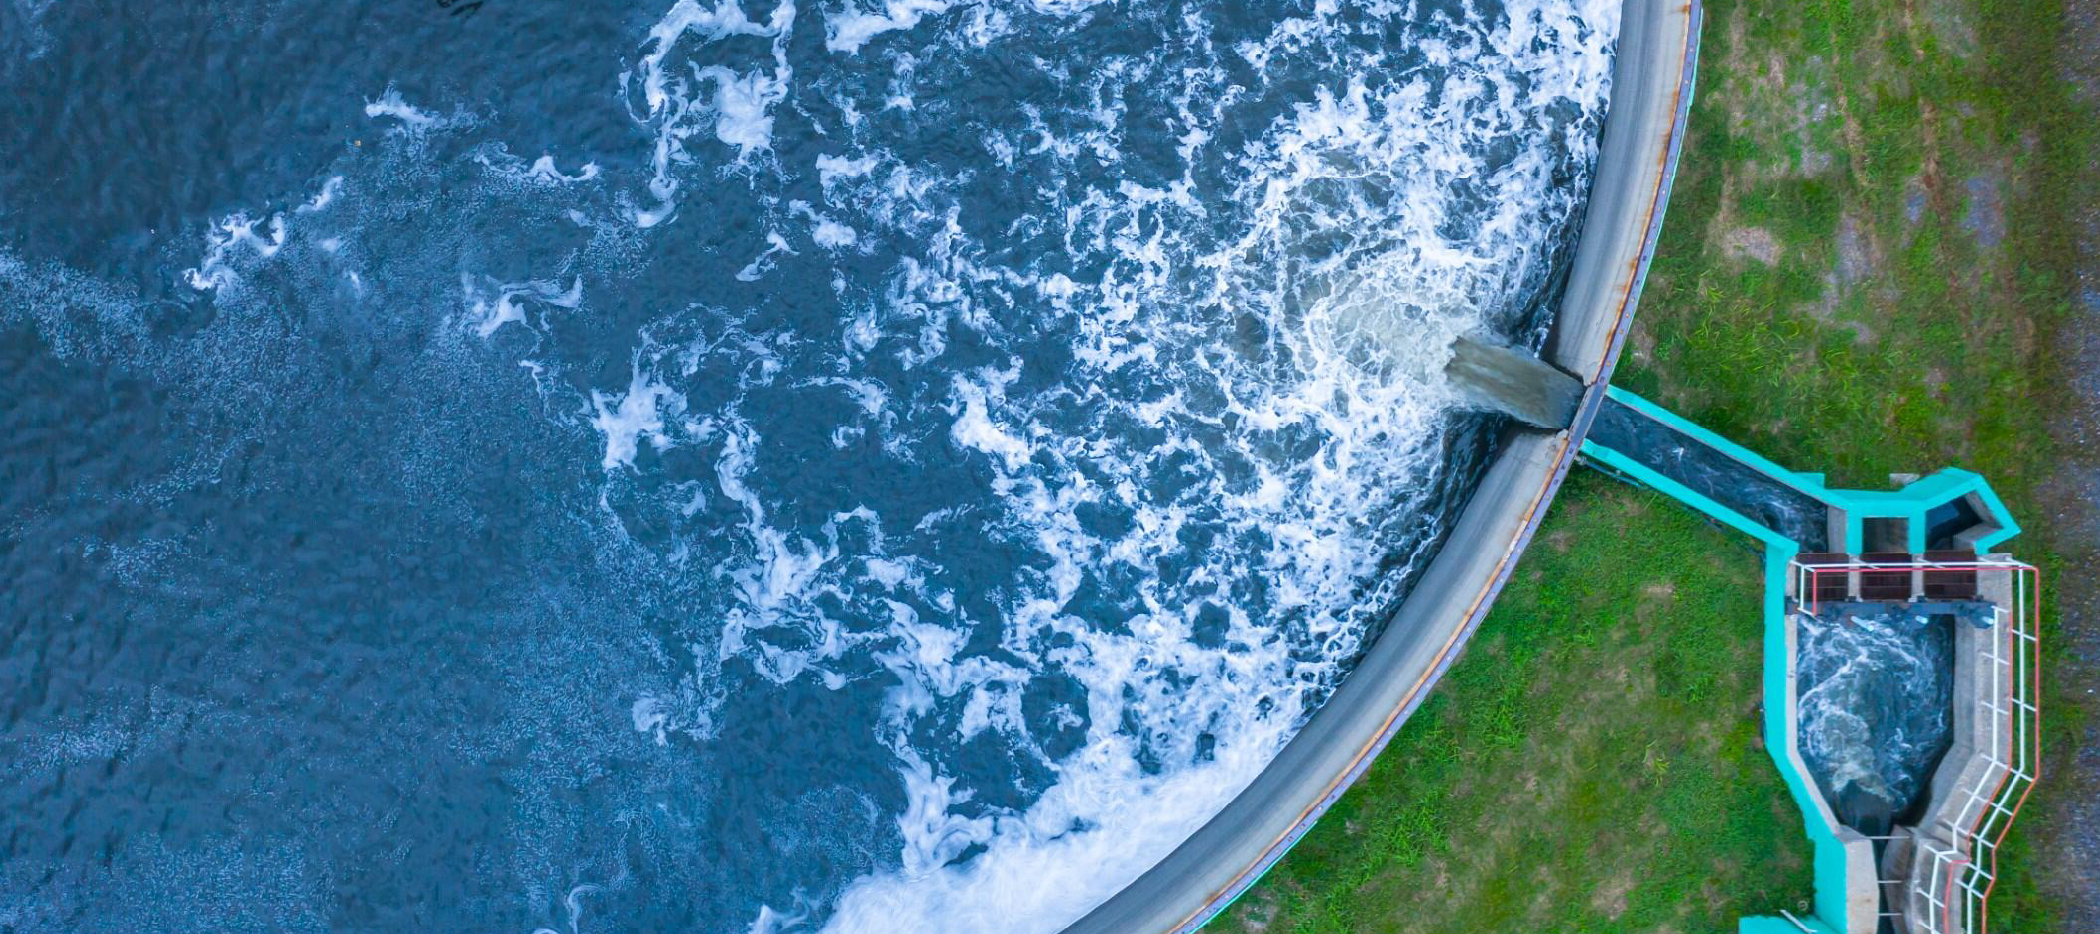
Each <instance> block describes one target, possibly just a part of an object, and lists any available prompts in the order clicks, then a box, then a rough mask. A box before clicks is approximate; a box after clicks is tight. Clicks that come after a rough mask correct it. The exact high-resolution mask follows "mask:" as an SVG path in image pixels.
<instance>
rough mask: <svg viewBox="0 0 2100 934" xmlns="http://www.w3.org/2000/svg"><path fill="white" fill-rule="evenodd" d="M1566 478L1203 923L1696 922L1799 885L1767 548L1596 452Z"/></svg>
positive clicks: (1723, 922) (1252, 927) (1358, 926)
mask: <svg viewBox="0 0 2100 934" xmlns="http://www.w3.org/2000/svg"><path fill="white" fill-rule="evenodd" d="M1562 496H1563V499H1562V501H1561V503H1560V505H1558V506H1556V507H1555V509H1554V512H1553V514H1552V515H1551V516H1550V517H1548V518H1547V520H1546V523H1545V525H1544V527H1543V528H1542V529H1541V533H1540V535H1539V538H1538V540H1537V542H1536V543H1534V544H1533V546H1532V550H1531V551H1530V552H1529V553H1528V554H1527V555H1526V556H1525V559H1524V564H1523V566H1522V567H1521V568H1519V569H1518V571H1517V574H1516V577H1515V579H1514V580H1512V581H1511V583H1510V586H1509V588H1508V589H1507V590H1506V591H1505V592H1504V593H1503V595H1502V598H1501V600H1500V601H1499V602H1498V603H1497V604H1496V605H1495V609H1494V611H1493V612H1492V613H1490V614H1489V616H1488V618H1487V620H1486V621H1485V622H1483V623H1482V624H1481V628H1480V631H1479V633H1478V634H1477V635H1476V636H1475V638H1474V640H1473V643H1472V646H1471V647H1470V648H1469V649H1468V650H1467V652H1466V656H1465V660H1464V661H1463V662H1461V663H1460V664H1459V665H1457V666H1456V667H1454V668H1453V669H1452V670H1451V672H1450V674H1449V675H1447V676H1446V677H1445V678H1444V680H1443V682H1442V683H1441V684H1440V685H1439V686H1438V688H1437V690H1436V693H1435V694H1434V695H1433V696H1432V697H1431V698H1430V699H1429V701H1428V702H1427V703H1425V704H1424V705H1423V706H1422V709H1421V710H1420V711H1419V712H1417V713H1416V714H1415V716H1414V717H1413V719H1411V720H1409V721H1408V723H1407V725H1406V726H1405V727H1404V728H1403V729H1402V730H1401V732H1400V735H1399V736H1398V737H1397V738H1395V740H1394V742H1393V744H1392V745H1391V746H1390V747H1388V748H1387V750H1386V752H1385V754H1384V755H1383V756H1381V757H1380V758H1379V760H1378V762H1377V763H1376V764H1375V765H1374V766H1373V767H1372V768H1371V771H1370V772H1369V774H1367V775H1366V776H1365V778H1364V780H1363V781H1362V782H1360V783H1359V784H1358V785H1357V786H1356V787H1355V788H1354V789H1352V790H1351V791H1350V792H1349V793H1348V794H1346V795H1344V796H1343V798H1342V800H1341V802H1340V803H1339V804H1338V805H1336V806H1335V808H1334V810H1332V811H1330V812H1329V813H1328V815H1327V817H1326V818H1324V819H1323V820H1322V821H1321V822H1320V823H1319V825H1317V826H1316V827H1314V829H1313V831H1312V833H1311V834H1309V835H1308V836H1307V837H1306V838H1305V840H1304V841H1303V842H1301V843H1300V844H1299V845H1298V847H1297V848H1296V849H1295V850H1293V851H1292V852H1291V854H1290V856H1289V857H1288V858H1286V859H1285V860H1284V862H1283V863H1282V864H1280V865H1279V866H1278V867H1277V868H1276V869H1275V870H1273V871H1271V873H1270V874H1269V876H1268V877H1266V878H1265V879H1264V880H1263V881H1262V883H1261V885H1260V886H1259V887H1258V888H1257V889H1256V890H1255V891H1254V892H1253V893H1252V894H1250V895H1249V896H1248V897H1247V898H1245V899H1243V900H1242V901H1241V902H1240V903H1239V904H1238V905H1236V906H1234V908H1233V910H1232V911H1231V912H1230V913H1229V914H1228V915H1227V916H1226V918H1224V919H1223V920H1221V921H1220V922H1218V923H1217V925H1216V926H1217V929H1219V930H1222V931H1256V930H1264V929H1266V930H1274V931H1292V932H1345V931H1346V932H1382V931H1402V930H1405V931H1604V930H1657V929H1665V928H1671V929H1676V930H1680V931H1695V930H1700V931H1703V930H1719V929H1721V928H1723V927H1732V926H1733V923H1734V918H1735V916H1736V915H1738V914H1742V913H1745V912H1770V911H1772V910H1774V909H1777V908H1786V909H1789V910H1794V909H1798V908H1799V907H1800V905H1801V903H1802V902H1803V901H1804V900H1805V899H1807V898H1808V854H1807V843H1806V841H1805V840H1802V839H1799V838H1800V836H1801V835H1800V833H1799V830H1798V824H1799V818H1798V817H1796V816H1795V814H1794V811H1793V806H1792V804H1791V803H1790V802H1789V800H1788V798H1787V794H1786V789H1785V787H1784V786H1783V785H1781V784H1780V781H1779V773H1778V772H1777V771H1775V770H1774V769H1773V768H1772V766H1771V762H1770V760H1769V759H1767V758H1766V754H1765V751H1764V748H1763V746H1762V744H1761V742H1760V740H1759V736H1758V732H1759V731H1758V717H1759V714H1758V700H1757V699H1758V678H1759V673H1758V672H1759V669H1758V659H1759V652H1760V635H1761V633H1762V627H1763V623H1762V619H1761V617H1760V610H1759V606H1760V604H1759V597H1758V595H1759V591H1760V586H1761V578H1760V576H1759V568H1760V560H1761V559H1760V557H1759V553H1758V552H1756V551H1754V550H1752V549H1751V548H1750V547H1749V543H1748V542H1747V540H1743V539H1739V538H1736V537H1732V536H1731V535H1730V534H1728V533H1724V532H1722V531H1720V530H1718V529H1715V528H1712V527H1709V526H1708V525H1706V524H1705V523H1704V522H1703V521H1701V520H1700V519H1698V518H1695V517H1694V516H1692V515H1691V514H1690V513H1687V512H1685V511H1683V510H1681V509H1678V508H1677V507H1676V506H1675V504H1674V503H1673V502H1671V501H1670V500H1668V499H1666V498H1663V497H1662V496H1660V495H1657V494H1654V493H1650V492H1647V491H1642V490H1635V489H1633V488H1631V487H1627V486H1623V485H1620V484H1618V483H1617V482H1616V481H1612V480H1608V479H1605V478H1604V477H1603V476H1601V475H1598V474H1594V473H1581V474H1577V475H1576V476H1574V477H1572V478H1570V480H1569V482H1568V486H1567V489H1566V490H1565V491H1564V492H1563V494H1562ZM1600 545H1602V546H1603V548H1604V552H1603V554H1602V555H1600V554H1599V546H1600Z"/></svg>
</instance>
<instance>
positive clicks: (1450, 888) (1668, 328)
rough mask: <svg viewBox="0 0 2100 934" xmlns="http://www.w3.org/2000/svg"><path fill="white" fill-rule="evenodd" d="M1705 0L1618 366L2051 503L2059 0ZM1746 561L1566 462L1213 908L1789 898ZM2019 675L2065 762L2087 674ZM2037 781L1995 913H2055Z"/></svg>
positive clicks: (1772, 441) (1354, 927)
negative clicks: (1504, 571) (1477, 619)
mask: <svg viewBox="0 0 2100 934" xmlns="http://www.w3.org/2000/svg"><path fill="white" fill-rule="evenodd" d="M1706 15H1707V21H1706V26H1705V31H1704V34H1703V39H1702V45H1701V54H1700V74H1699V84H1698V93H1697V97H1696V98H1695V102H1694V105H1693V109H1692V118H1691V126H1690V130H1689V134H1688V137H1687V140H1686V144H1685V149H1684V153H1683V158H1682V162H1681V167H1680V173H1679V176H1678V179H1677V183H1676V188H1675V191H1674V193H1673V196H1672V199H1671V202H1670V206H1669V209H1668V214H1667V219H1666V221H1665V225H1664V230H1663V238H1662V242H1661V244H1660V247H1659V249H1658V251H1657V255H1656V259H1655V262H1654V265H1653V267H1652V270H1651V274H1650V278H1649V282H1648V286H1647V291H1646V292H1645V294H1644V295H1643V298H1642V301H1641V308H1640V312H1639V319H1638V321H1637V324H1636V328H1635V331H1634V333H1633V336H1632V344H1631V346H1630V348H1629V352H1628V354H1627V356H1626V358H1625V360H1623V361H1622V363H1621V367H1620V371H1619V377H1618V380H1617V381H1618V382H1619V383H1620V384H1621V385H1624V386H1627V387H1628V388H1630V389H1633V390H1635V391H1637V392H1640V393H1642V394H1644V395H1647V396H1649V397H1650V398H1653V399H1655V400H1656V401H1658V402H1661V403H1663V404H1665V405H1668V406H1670V407H1672V408H1674V409H1676V410H1677V411H1679V412H1681V413H1683V414H1685V415H1686V416H1688V417H1690V418H1692V419H1693V420H1695V421H1697V422H1700V423H1701V424H1704V425H1706V426H1708V427H1711V428H1713V429H1715V430H1717V431H1720V432H1721V433H1723V434H1725V435H1728V436H1730V437H1732V438H1734V439H1735V440H1737V441H1740V442H1742V443H1744V444H1746V445H1748V446H1749V447H1751V448H1752V449H1755V450H1758V451H1759V452H1761V453H1764V454H1766V455H1768V456H1770V457H1772V458H1774V459H1775V460H1778V461H1780V462H1781V463H1784V464H1787V465H1789V466H1794V467H1796V468H1799V469H1807V470H1821V471H1827V472H1828V473H1829V474H1830V476H1831V480H1832V482H1834V483H1840V484H1850V485H1857V486H1862V487H1867V488H1882V487H1885V486H1886V484H1887V482H1888V476H1887V475H1888V474H1889V473H1891V472H1898V471H1902V472H1921V473H1922V472H1930V471H1932V470H1935V469H1938V468H1939V467H1942V466H1948V465H1956V466H1962V467H1967V468H1969V469H1973V470H1977V471H1979V472H1981V473H1983V474H1984V475H1986V476H1987V477H1989V478H1990V480H1991V481H1992V483H1993V485H1994V486H1995V487H1996V488H1997V490H1998V491H1999V492H2000V493H2001V494H2002V495H2003V496H2004V498H2005V499H2006V501H2007V504H2008V506H2010V507H2011V509H2012V510H2013V512H2014V514H2015V515H2016V516H2020V517H2025V518H2029V519H2030V520H2032V519H2033V518H2035V517H2043V516H2048V515H2051V514H2053V513H2054V510H2055V504H2054V503H2052V501H2051V497H2052V496H2061V495H2065V494H2061V493H2056V492H2053V490H2052V487H2051V485H2050V484H2049V482H2048V481H2049V478H2050V475H2051V473H2052V471H2053V469H2054V467H2055V465H2056V461H2055V458H2056V456H2057V454H2056V451H2055V449H2054V446H2053V444H2052V441H2051V436H2050V425H2049V423H2048V418H2049V416H2050V412H2051V411H2052V410H2053V409H2055V408H2056V407H2058V406H2061V405H2066V404H2069V402H2068V400H2067V399H2066V397H2065V396H2064V392H2065V390H2063V389H2060V388H2059V387H2060V386H2061V377H2062V372H2061V367H2062V366H2063V365H2064V364H2063V362H2062V361H2060V360H2059V359H2057V357H2056V355H2055V347H2056V346H2057V345H2056V342H2055V340H2054V336H2053V335H2054V334H2055V333H2056V329H2057V328H2059V327H2062V326H2065V323H2066V322H2067V321H2068V320H2070V319H2069V313H2070V312H2069V310H2070V304H2069V302H2070V296H2071V289H2072V267H2073V263H2074V262H2075V255H2074V244H2073V240H2072V236H2073V232H2072V230H2071V229H2070V220H2071V212H2072V211H2073V210H2075V206H2076V205H2078V204H2081V203H2091V202H2092V200H2093V199H2094V198H2095V197H2096V195H2100V192H2095V191H2094V190H2093V186H2092V183H2091V180H2090V176H2089V174H2087V172H2088V170H2087V168H2086V166H2087V164H2088V163H2087V160H2088V158H2089V157H2088V154H2089V153H2096V152H2100V146H2096V145H2095V135H2094V134H2095V130H2094V126H2095V122H2094V121H2093V119H2092V115H2090V114H2085V113H2082V112H2080V111H2079V110H2077V109H2076V108H2075V107H2074V106H2073V104H2072V102H2071V100H2070V98H2069V96H2068V89H2067V87H2066V86H2065V85H2064V84H2063V83H2062V79H2061V78H2060V73H2059V71H2058V67H2057V58H2056V42H2057V38H2058V36H2059V35H2060V34H2061V31H2062V30H2061V28H2060V24H2059V21H2060V18H2061V15H2062V11H2061V9H2060V6H2059V4H2058V2H2057V0H1903V2H1888V3H1879V4H1867V3H1854V2H1846V0H1810V2H1786V3H1779V4H1764V5H1751V4H1746V3H1743V2H1740V0H1711V2H1708V3H1707V4H1706ZM2013 547H2014V548H2015V549H2016V551H2017V552H2018V553H2019V554H2020V555H2021V556H2022V557H2024V558H2026V559H2028V560H2031V561H2034V562H2036V563H2038V564H2040V565H2042V566H2043V568H2044V570H2045V572H2054V571H2057V570H2061V569H2063V568H2066V567H2071V566H2077V564H2078V562H2083V561H2089V560H2091V559H2090V553H2089V552H2088V551H2076V552H2074V551H2073V549H2083V548H2087V547H2088V546H2086V545H2084V544H2080V543H2074V542H2067V541H2058V540H2055V539H2053V538H2052V536H2051V534H2050V530H2049V529H2048V528H2047V524H2046V523H2045V522H2032V521H2031V524H2030V532H2029V533H2028V534H2026V535H2023V536H2022V537H2021V538H2019V539H2017V540H2015V541H2014V542H2013ZM1754 561H1755V555H1754V553H1753V552H1752V551H1751V549H1750V544H1749V542H1748V540H1747V539H1744V538H1741V537H1739V536H1735V535H1733V534H1729V533H1723V532H1721V531H1718V530H1715V529H1712V528H1709V527H1707V526H1705V525H1703V524H1701V523H1700V522H1699V521H1697V520H1696V519H1694V518H1693V517H1691V516H1690V515H1689V514H1687V513H1685V512H1683V511H1681V510H1679V509H1677V508H1676V507H1675V506H1674V505H1673V504H1671V503H1669V502H1668V501H1666V500H1664V499H1661V498H1659V497H1657V496H1654V495H1651V494H1648V493H1645V492H1640V491H1635V490H1631V489H1629V488H1626V487H1624V486H1621V485H1618V484H1616V483H1613V482H1611V481H1607V480H1604V479H1602V478H1601V477H1599V476H1597V475H1595V474H1588V473H1578V474H1577V475H1575V476H1574V477H1573V478H1571V480H1570V482H1569V483H1568V485H1567V487H1566V488H1565V489H1564V490H1563V492H1562V493H1561V496H1560V499H1559V501H1558V503H1557V504H1556V505H1555V506H1554V513H1553V514H1552V515H1551V516H1549V517H1548V519H1547V521H1546V524H1545V527H1544V530H1543V533H1542V535H1541V536H1540V538H1539V539H1538V541H1537V542H1536V543H1535V544H1534V545H1533V546H1532V548H1531V550H1530V551H1529V552H1528V553H1527V554H1526V555H1525V557H1524V560H1523V562H1522V564H1521V565H1520V566H1519V567H1518V570H1517V572H1516V576H1515V578H1514V579H1513V580H1512V581H1511V583H1510V586H1509V588H1508V589H1507V590H1506V591H1505V592H1504V594H1503V596H1502V598H1501V600H1500V602H1499V603H1498V604H1497V606H1496V607H1495V610H1494V612H1493V613H1492V614H1491V615H1490V617H1489V618H1488V620H1487V621H1486V622H1485V623H1484V624H1483V625H1482V627H1481V630H1480V633H1479V635H1478V636H1477V638H1476V639H1475V641H1474V643H1473V644H1472V646H1471V647H1470V648H1469V649H1468V650H1467V652H1466V654H1465V656H1464V657H1463V658H1462V659H1461V660H1460V661H1459V662H1458V664H1457V665H1456V666H1454V668H1453V669H1452V671H1451V672H1450V674H1449V675H1448V676H1447V677H1446V678H1445V679H1444V681H1443V682H1442V683H1441V684H1440V685H1439V686H1438V688H1437V690H1436V692H1435V693H1434V695H1433V696H1432V697H1431V699H1430V700H1429V701H1428V702H1427V703H1426V704H1425V705H1424V706H1423V708H1422V710H1421V712H1420V713H1418V714H1417V715H1416V716H1415V717H1414V718H1413V719H1411V720H1410V721H1409V722H1408V723H1407V724H1406V725H1405V726H1404V727H1403V728H1402V730H1401V732H1400V734H1399V736H1398V737H1397V738H1396V739H1395V741H1394V743H1393V744H1392V746H1391V747H1390V748H1389V749H1388V751H1387V752H1386V753H1385V754H1384V756H1383V757H1382V758H1381V759H1380V760H1379V762H1378V763H1377V764H1376V766H1374V768H1373V769H1372V771H1371V772H1370V773H1369V775H1368V776H1367V777H1366V778H1365V780H1364V781H1363V782H1361V783H1360V784H1359V785H1358V786H1357V787H1355V788H1354V789H1352V790H1351V791H1350V792H1349V793H1348V794H1346V795H1345V796H1344V797H1343V799H1342V801H1341V802H1340V804H1338V805H1337V806H1336V808H1335V809H1334V810H1333V811H1332V812H1331V813H1330V814H1329V815H1328V816H1327V817H1326V818H1325V819H1324V820H1322V821H1321V823H1320V824H1319V826H1317V827H1316V828H1315V829H1314V830H1313V832H1312V833H1311V834H1309V835H1308V836H1307V837H1306V839H1305V841H1304V842H1303V843H1301V844H1300V845H1299V846H1298V848H1297V849H1296V850H1294V851H1293V852H1292V853H1291V854H1290V855H1289V856H1288V857H1287V858H1286V859H1285V860H1284V861H1283V862H1282V863H1281V864H1279V865H1278V867H1277V868H1276V869H1275V870H1273V871H1272V872H1271V873H1270V875H1269V876H1268V877H1267V878H1265V879H1264V880H1263V881H1262V882H1261V883H1260V884H1259V885H1258V886H1257V887H1256V888H1255V889H1254V890H1253V891H1252V892H1250V893H1249V894H1248V896H1247V897H1245V898H1243V899H1242V900H1241V902H1240V903H1239V904H1237V905H1235V906H1234V907H1233V908H1232V909H1231V910H1230V911H1229V912H1228V913H1227V914H1226V915H1225V916H1223V917H1222V918H1221V919H1220V920H1219V921H1218V922H1216V923H1215V925H1214V927H1215V929H1216V930H1220V931H1229V932H1239V931H1257V930H1268V931H1279V932H1318V931H1351V932H1384V931H1610V930H1627V931H1678V932H1687V934H1689V932H1707V931H1714V932H1718V931H1732V930H1734V925H1735V919H1736V917H1738V916H1739V915H1741V914H1745V913H1770V912H1772V911H1773V910H1775V909H1777V908H1788V909H1790V910H1791V909H1796V908H1798V907H1799V906H1801V905H1802V904H1803V902H1804V900H1805V899H1806V898H1807V897H1808V877H1807V845H1806V842H1805V840H1803V839H1802V837H1801V832H1800V819H1799V816H1798V815H1797V814H1796V813H1795V811H1794V809H1793V805H1792V804H1791V802H1790V801H1789V800H1788V799H1787V797H1786V794H1785V791H1784V789H1783V788H1782V787H1781V785H1780V783H1779V779H1778V776H1777V773H1776V772H1775V771H1774V769H1773V768H1772V766H1771V764H1770V762H1769V761H1768V759H1767V758H1766V755H1765V753H1764V751H1763V750H1762V749H1761V748H1760V746H1759V730H1758V726H1757V705H1758V682H1757V677H1758V665H1759V657H1758V646H1759V643H1758V640H1759V635H1760V634H1759V631H1758V620H1757V613H1758V604H1757V597H1758V593H1757V579H1756V576H1755V571H1756V566H1755V563H1754ZM2053 576H2054V575H2053V574H2052V578H2053ZM2050 618H2052V614H2049V613H2048V612H2046V610H2045V623H2044V625H2045V637H2046V632H2047V630H2046V626H2047V625H2048V620H2049V619H2050ZM2046 651H2047V650H2046V648H2045V652H2046ZM2053 664H2061V661H2060V659H2058V658H2057V657H2056V656H2055V655H2053V654H2051V655H2048V656H2046V657H2045V665H2053ZM1596 672H1603V673H1605V677H1604V678H1602V679H1601V680H1600V679H1598V678H1596V677H1594V676H1593V673H1596ZM2065 680H2066V679H2064V678H2061V677H2058V678H2054V679H2050V681H2052V682H2053V683H2054V684H2057V685H2061V684H2063V683H2064V682H2065ZM2045 702H2046V703H2047V705H2048V709H2049V710H2050V712H2051V713H2050V721H2049V730H2048V741H2049V744H2050V746H2051V747H2052V748H2053V749H2054V750H2056V752H2055V753H2053V754H2052V761H2054V762H2064V761H2068V760H2067V756H2068V753H2067V752H2066V750H2068V749H2069V748H2070V746H2071V738H2072V737H2074V736H2075V735H2077V733H2078V724H2079V723H2081V722H2082V721H2083V718H2085V717H2088V716H2091V715H2092V713H2091V709H2090V708H2091V704H2092V701H2091V700H2090V699H2089V698H2084V697H2072V696H2068V695H2067V694H2065V693H2064V692H2062V691H2061V690H2060V689H2058V690H2057V691H2056V693H2054V694H2051V695H2049V696H2048V697H2046V698H2045ZM2049 793H2050V786H2049V785H2048V784H2047V783H2045V784H2043V785H2042V786H2041V787H2040V789H2039V790H2038V792H2037V794H2036V799H2035V800H2034V801H2033V802H2031V803H2030V805H2029V807H2028V809H2027V811H2026V812H2024V816H2023V821H2024V823H2023V824H2022V826H2021V827H2020V829H2018V830H2016V831H2015V833H2014V835H2013V838H2012V839H2011V840H2010V841H2009V843H2008V851H2007V856H2006V859H2005V860H2004V865H2003V866H2002V869H2003V881H2002V883H2001V885H2000V886H1999V889H1998V891H1997V893H1996V895H1995V896H1994V899H1993V910H1992V922H1993V927H1994V929H1997V930H2004V931H2048V930H2055V929H2056V928H2057V921H2056V919H2057V906H2056V905H2055V904H2054V903H2052V901H2051V900H2050V898H2049V897H2048V896H2047V895H2046V894H2045V893H2046V892H2048V891H2049V890H2050V886H2049V885H2048V884H2047V882H2048V880H2046V879H2044V878H2043V876H2042V873H2044V872H2046V871H2047V869H2046V867H2045V866H2044V865H2043V864H2042V861H2041V860H2038V859H2036V858H2035V856H2036V854H2037V853H2039V852H2043V851H2045V850H2046V848H2047V842H2048V839H2049V838H2048V834H2049V828H2050V826H2051V825H2050V822H2049V812H2050V808H2051V799H2050V797H2049Z"/></svg>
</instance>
